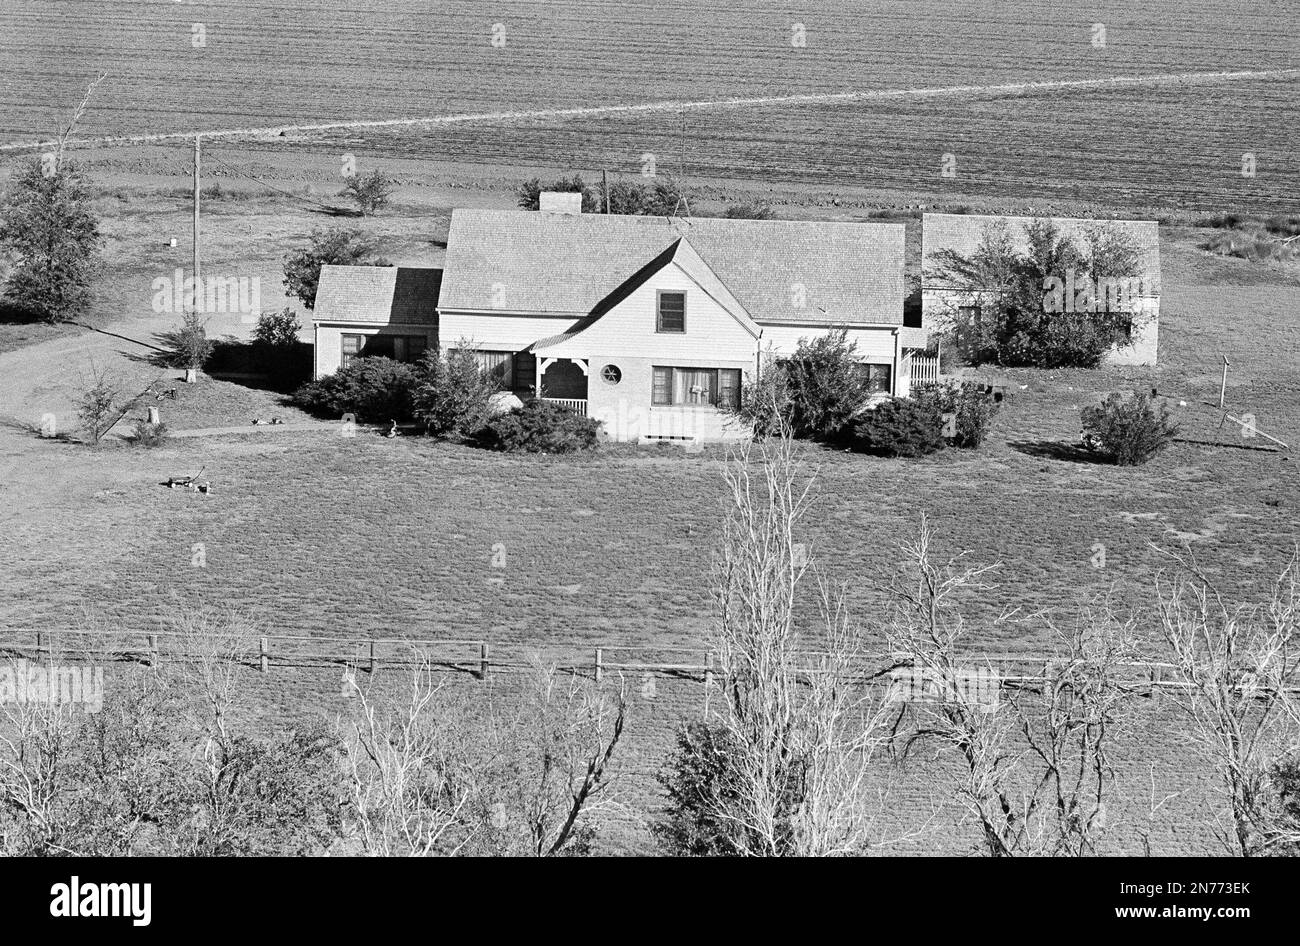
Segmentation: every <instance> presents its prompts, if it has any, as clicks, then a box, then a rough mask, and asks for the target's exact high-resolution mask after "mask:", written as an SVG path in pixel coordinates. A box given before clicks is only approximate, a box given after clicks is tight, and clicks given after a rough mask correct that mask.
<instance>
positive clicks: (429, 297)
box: [312, 266, 442, 378]
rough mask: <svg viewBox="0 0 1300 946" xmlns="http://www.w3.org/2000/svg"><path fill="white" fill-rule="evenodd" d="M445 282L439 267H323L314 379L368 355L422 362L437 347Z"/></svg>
mask: <svg viewBox="0 0 1300 946" xmlns="http://www.w3.org/2000/svg"><path fill="white" fill-rule="evenodd" d="M441 281H442V270H440V269H422V268H415V267H393V266H324V267H322V268H321V276H320V283H319V284H318V286H317V289H316V304H315V308H314V312H313V315H314V318H313V319H312V326H313V329H314V333H315V337H314V341H315V353H314V365H313V373H312V376H313V377H314V378H321V377H324V376H325V375H329V374H333V373H334V372H335V371H338V370H339V368H342V367H344V366H346V365H348V364H350V363H351V362H352V361H353V360H354V359H356V358H365V357H370V356H383V357H386V358H393V359H395V360H397V361H406V362H416V361H419V360H420V359H421V358H423V357H424V353H425V352H426V351H429V350H432V349H434V348H436V347H437V345H438V316H437V302H438V289H439V285H440V284H441Z"/></svg>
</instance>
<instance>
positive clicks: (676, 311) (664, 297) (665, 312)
mask: <svg viewBox="0 0 1300 946" xmlns="http://www.w3.org/2000/svg"><path fill="white" fill-rule="evenodd" d="M658 308H659V314H658V318H657V320H656V323H655V331H658V332H685V331H686V293H684V292H665V291H663V290H660V291H659V303H658Z"/></svg>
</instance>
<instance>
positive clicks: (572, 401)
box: [540, 397, 587, 417]
mask: <svg viewBox="0 0 1300 946" xmlns="http://www.w3.org/2000/svg"><path fill="white" fill-rule="evenodd" d="M540 400H543V401H549V402H550V403H551V404H558V405H560V407H563V408H564V409H565V410H570V411H573V413H575V414H577V415H579V416H580V417H586V416H587V401H586V399H585V398H574V397H544V398H541V399H540Z"/></svg>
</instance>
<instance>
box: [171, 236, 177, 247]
mask: <svg viewBox="0 0 1300 946" xmlns="http://www.w3.org/2000/svg"><path fill="white" fill-rule="evenodd" d="M172 246H173V247H174V246H176V238H175V237H172Z"/></svg>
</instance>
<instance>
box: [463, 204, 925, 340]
mask: <svg viewBox="0 0 1300 946" xmlns="http://www.w3.org/2000/svg"><path fill="white" fill-rule="evenodd" d="M683 238H684V239H685V241H686V242H687V243H688V244H689V248H690V251H691V252H692V253H694V254H695V255H696V256H698V258H699V260H700V263H701V264H702V265H703V268H704V269H705V270H707V271H709V273H710V274H711V275H710V276H708V277H705V278H707V279H710V280H716V282H715V283H713V285H712V288H710V286H709V285H705V282H704V280H703V279H701V285H702V286H704V287H705V289H706V291H717V292H718V293H719V302H720V303H722V304H724V305H725V306H727V307H732V306H737V307H739V308H740V309H741V310H742V311H744V312H745V313H747V315H748V317H749V318H751V319H752V320H753V321H755V322H760V323H761V322H776V323H781V322H787V323H800V324H841V323H850V324H856V323H887V324H901V322H902V318H903V227H902V226H901V225H899V224H855V223H827V222H821V221H785V220H781V221H776V220H727V219H720V218H711V217H710V218H699V217H693V218H689V219H684V218H666V217H633V216H620V215H605V214H580V215H567V214H543V213H536V212H530V211H517V210H454V211H452V215H451V230H450V233H449V234H448V238H447V259H446V263H445V266H446V272H447V274H446V277H445V279H444V281H443V285H442V295H441V300H440V302H439V306H440V308H442V309H445V310H448V311H476V312H479V311H481V312H491V311H494V310H496V311H500V310H502V309H504V310H505V311H508V312H515V313H545V314H554V315H572V316H573V317H574V318H582V317H584V316H587V315H589V314H590V313H592V312H593V311H594V310H595V309H596V307H597V306H598V305H600V304H601V302H602V301H603V300H605V299H607V298H608V297H609V296H610V295H611V294H612V293H614V292H616V291H617V290H618V289H619V287H621V286H623V285H624V284H625V283H626V282H627V281H628V280H629V279H631V278H632V277H633V276H635V275H636V274H637V273H639V272H641V271H642V270H643V268H644V267H646V266H647V264H649V263H651V262H652V261H654V260H656V259H657V258H658V257H660V255H661V254H663V253H665V252H666V251H667V250H668V249H669V248H670V247H671V246H672V245H673V244H674V243H676V241H678V240H679V239H683ZM683 259H684V257H683ZM678 261H679V262H680V261H681V260H678ZM718 285H720V286H721V287H722V288H721V289H718ZM494 287H497V289H496V290H494ZM498 291H499V293H500V294H497V292H498ZM724 292H725V295H726V296H730V299H728V300H727V301H725V302H724ZM502 301H504V304H501V303H502ZM494 302H496V303H497V304H495V305H494V304H493V303H494ZM801 302H802V305H800V304H799V303H801Z"/></svg>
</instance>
